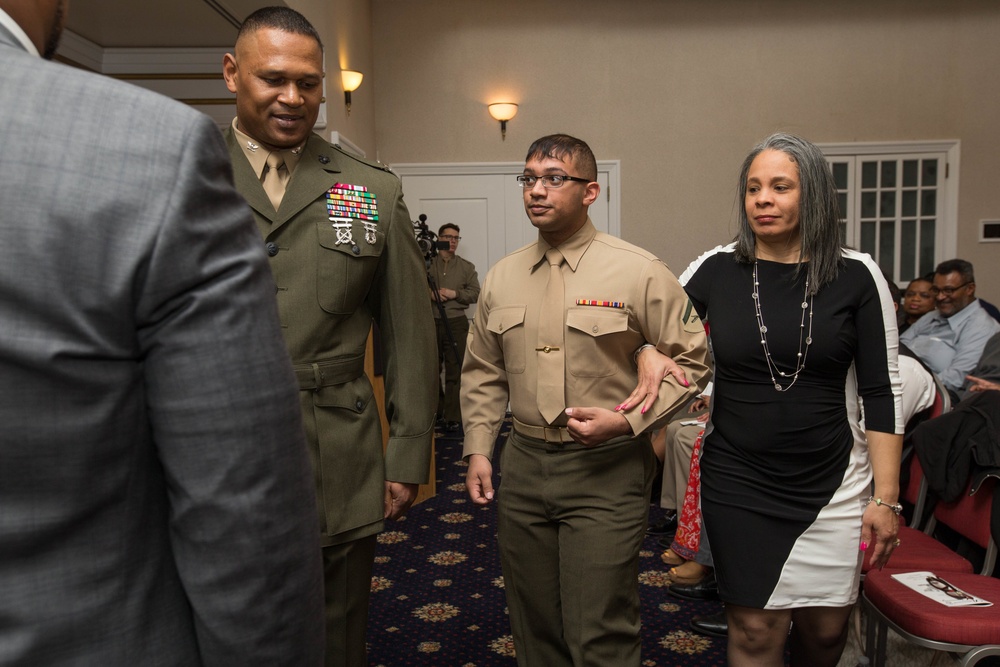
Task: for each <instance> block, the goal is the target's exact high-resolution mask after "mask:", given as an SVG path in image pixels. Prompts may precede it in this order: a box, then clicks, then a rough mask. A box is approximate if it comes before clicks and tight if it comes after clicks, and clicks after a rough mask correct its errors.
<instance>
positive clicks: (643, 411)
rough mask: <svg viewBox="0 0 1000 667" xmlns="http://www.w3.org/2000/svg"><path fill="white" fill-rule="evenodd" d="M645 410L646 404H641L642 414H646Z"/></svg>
mask: <svg viewBox="0 0 1000 667" xmlns="http://www.w3.org/2000/svg"><path fill="white" fill-rule="evenodd" d="M646 410H647V408H646V406H642V414H646Z"/></svg>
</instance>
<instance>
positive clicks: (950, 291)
mask: <svg viewBox="0 0 1000 667" xmlns="http://www.w3.org/2000/svg"><path fill="white" fill-rule="evenodd" d="M971 284H972V281H971V280H966V281H965V282H964V283H962V284H961V285H956V286H955V287H932V288H931V289H930V292H931V294H933V295H934V296H937V295H938V294H944V295H945V296H946V297H948V298H949V299H950V298H951V297H953V296H955V292H957V291H958V290H960V289H962V288H963V287H966V286H968V285H971Z"/></svg>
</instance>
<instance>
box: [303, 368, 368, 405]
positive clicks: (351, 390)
mask: <svg viewBox="0 0 1000 667" xmlns="http://www.w3.org/2000/svg"><path fill="white" fill-rule="evenodd" d="M374 397H375V392H374V390H373V389H372V385H371V382H369V381H368V376H366V375H362V376H361V377H359V378H357V379H355V380H351V381H350V382H344V383H342V384H334V385H328V386H326V387H320V388H319V389H315V390H313V403H314V404H315V405H317V406H319V407H324V408H343V409H344V410H350V411H351V412H359V413H360V412H364V411H365V407H367V405H368V403H370V402H371V401H372V399H373V398H374Z"/></svg>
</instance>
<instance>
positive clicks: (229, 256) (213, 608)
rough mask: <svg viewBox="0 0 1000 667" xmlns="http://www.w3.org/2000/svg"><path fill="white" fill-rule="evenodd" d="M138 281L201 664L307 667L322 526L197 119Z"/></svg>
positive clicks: (260, 258) (257, 291) (274, 328)
mask: <svg viewBox="0 0 1000 667" xmlns="http://www.w3.org/2000/svg"><path fill="white" fill-rule="evenodd" d="M162 186H163V187H164V188H168V189H169V190H170V194H169V197H167V198H166V202H167V204H166V206H167V208H166V210H165V211H164V214H163V224H162V225H161V227H160V229H159V231H158V234H157V238H156V239H155V242H154V245H153V251H152V253H151V254H150V256H149V257H148V261H147V264H146V266H145V267H144V270H143V271H142V272H141V273H140V274H139V276H138V277H137V278H136V280H137V281H138V282H139V283H140V284H137V285H135V290H134V293H135V294H136V295H137V297H136V298H137V305H136V322H137V330H138V342H139V348H140V354H141V355H142V356H143V358H144V362H143V363H144V373H143V375H144V381H145V384H146V391H147V396H148V399H147V402H148V414H149V419H150V425H151V430H152V434H153V441H154V443H155V446H156V451H157V455H158V457H159V460H160V462H161V463H162V466H163V469H164V475H165V478H166V482H167V488H168V494H169V500H170V540H171V545H172V549H173V552H174V557H175V559H176V564H177V569H178V572H179V574H180V578H181V581H182V584H183V586H184V589H185V592H186V594H187V596H188V599H189V601H190V604H191V607H192V612H193V618H194V623H195V631H196V634H197V639H198V644H199V650H200V651H201V653H202V658H203V662H204V664H205V665H223V664H225V665H242V666H246V665H296V666H298V665H318V664H320V662H321V659H322V650H323V643H322V635H323V593H322V591H323V586H322V578H321V565H320V548H319V541H318V536H319V521H318V518H317V513H316V502H315V496H314V491H313V485H312V482H311V473H310V465H309V461H308V456H307V452H306V447H305V440H304V436H303V431H302V424H301V416H300V408H299V404H298V398H297V395H298V392H297V384H296V383H295V380H294V376H293V374H292V370H291V365H290V362H289V359H288V355H287V352H286V348H285V345H284V342H283V340H282V334H281V331H280V327H279V324H278V317H277V309H276V306H275V300H274V293H275V287H274V281H273V278H272V277H271V274H270V270H269V268H268V266H267V262H266V258H265V256H264V252H263V249H262V247H261V243H260V237H259V234H258V233H257V231H256V229H255V228H254V226H253V222H252V218H251V214H250V210H249V208H247V205H246V203H245V201H244V200H243V199H242V197H240V196H239V194H238V193H237V192H236V190H235V189H234V188H233V185H232V172H231V168H230V164H229V159H228V156H227V154H226V152H225V149H224V146H223V142H222V138H221V136H220V135H219V132H218V130H217V129H216V128H215V127H214V126H213V125H212V123H211V122H210V121H209V120H208V119H207V118H202V119H199V121H198V122H197V123H196V124H195V125H193V126H192V127H191V128H190V130H189V132H188V136H187V138H186V141H185V142H184V147H183V149H182V151H181V159H180V162H179V164H178V165H177V172H176V178H175V179H174V180H173V181H170V182H165V183H163V184H162Z"/></svg>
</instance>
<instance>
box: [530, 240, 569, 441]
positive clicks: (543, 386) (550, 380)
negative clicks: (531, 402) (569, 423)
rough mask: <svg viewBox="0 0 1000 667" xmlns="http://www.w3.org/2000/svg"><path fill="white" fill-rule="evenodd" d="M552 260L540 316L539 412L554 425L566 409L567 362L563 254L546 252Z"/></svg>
mask: <svg viewBox="0 0 1000 667" xmlns="http://www.w3.org/2000/svg"><path fill="white" fill-rule="evenodd" d="M545 259H546V260H548V263H549V282H548V284H547V285H546V286H545V298H544V299H542V309H541V312H540V314H539V316H538V347H536V348H535V351H536V356H537V358H538V392H537V400H538V411H539V412H541V413H542V416H543V417H544V418H545V421H546V422H548V423H549V424H552V423H553V422H555V421H556V420H557V419H559V418H560V416H562V413H563V410H565V409H566V361H565V347H566V346H565V344H564V340H563V339H564V336H565V330H566V327H565V324H564V317H565V316H564V313H563V310H564V307H565V287H564V285H563V275H562V268H561V266H562V263H563V255H562V253H561V252H559V251H558V250H556V249H555V248H549V249H548V250H546V251H545Z"/></svg>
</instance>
